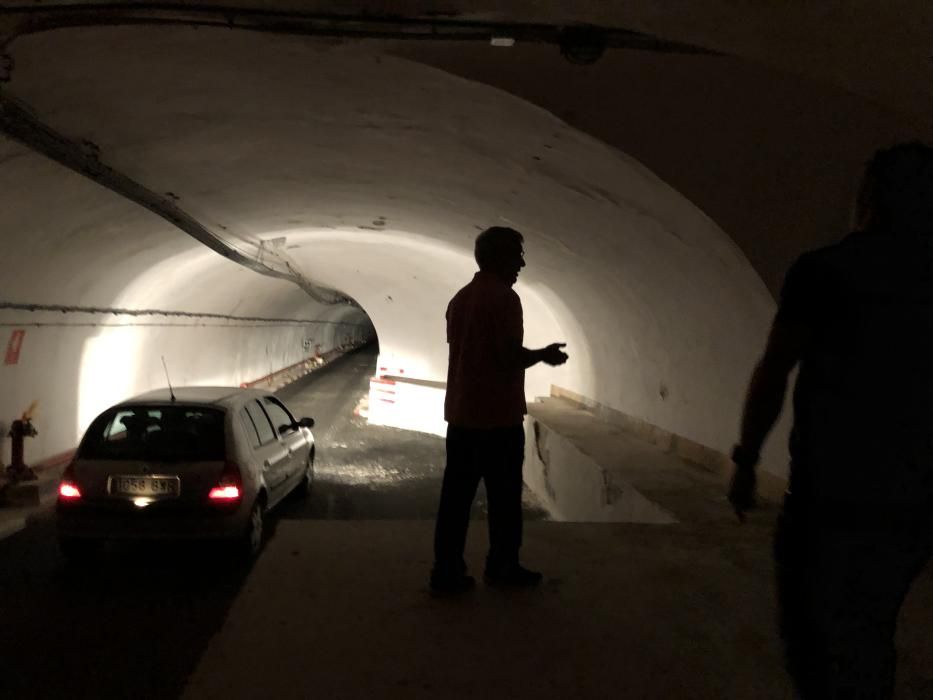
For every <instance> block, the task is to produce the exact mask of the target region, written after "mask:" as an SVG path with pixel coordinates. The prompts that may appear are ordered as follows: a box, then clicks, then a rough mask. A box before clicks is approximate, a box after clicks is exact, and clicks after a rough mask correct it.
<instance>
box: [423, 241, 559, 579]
mask: <svg viewBox="0 0 933 700" xmlns="http://www.w3.org/2000/svg"><path fill="white" fill-rule="evenodd" d="M522 242H523V238H522V235H521V234H520V233H518V231H515V230H513V229H510V228H505V227H500V226H496V227H493V228H490V229H487V230H485V231H483V232H482V233H481V234H480V235H479V236H477V238H476V246H475V251H474V255H475V257H476V262H477V264H478V265H479V272H477V273H476V275H475V276H474V277H473V281H472V282H470V283H469V284H468V285H467V286H465V287H464V288H463V289H461V290H460V291H459V292H457V294H456V295H455V296H454V298H453V299H451V301H450V304H449V305H448V307H447V342H448V343H449V344H450V363H449V366H448V370H447V398H446V402H445V405H444V418H445V419H446V420H447V423H448V427H447V467H446V469H445V470H444V482H443V486H442V488H441V500H440V505H439V507H438V513H437V524H436V528H435V533H434V569H433V570H432V572H431V589H432V590H433V591H435V592H439V593H456V592H460V591H465V590H468V589H470V588H472V587H473V584H474V581H473V578H472V577H471V576H468V575H467V573H466V563H465V562H464V560H463V549H464V546H465V544H466V534H467V527H468V526H469V522H470V508H471V507H472V504H473V497H474V496H475V495H476V488H477V486H478V485H479V481H480V479H483V481H484V482H485V484H486V498H487V500H488V502H489V554H488V556H487V557H486V570H485V574H484V577H483V578H484V580H485V581H486V583H487V584H489V585H512V586H534V585H537V584H538V583H539V582H540V581H541V574H540V573H538V572H535V571H529V570H528V569H526V568H524V567H523V566H521V564H519V560H518V551H519V549H520V548H521V543H522V462H523V461H524V457H525V431H524V428H523V423H524V419H525V413H526V412H527V411H526V406H525V369H526V368H528V367H531V366H532V365H535V364H537V363H538V362H544V363H546V364H549V365H552V366H554V365H562V364H563V363H564V362H566V361H567V355H566V353H564V352H563V351H562V350H561V348H562V347H563V346H564V343H553V344H551V345H549V346H547V347H546V348H542V349H540V350H529V349H528V348H525V347H523V346H522V341H523V335H524V329H523V326H522V303H521V300H520V299H519V297H518V294H516V293H515V292H514V291H513V290H512V285H513V284H515V282H516V281H517V280H518V272H519V270H521V268H523V267H524V266H525V260H524V255H525V253H524V250H523V249H522Z"/></svg>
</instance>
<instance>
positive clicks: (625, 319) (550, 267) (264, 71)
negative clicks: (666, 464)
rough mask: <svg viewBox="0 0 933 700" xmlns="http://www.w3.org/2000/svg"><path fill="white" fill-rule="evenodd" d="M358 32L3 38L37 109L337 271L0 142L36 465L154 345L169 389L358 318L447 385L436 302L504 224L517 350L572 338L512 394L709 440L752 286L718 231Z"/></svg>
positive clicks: (668, 195)
mask: <svg viewBox="0 0 933 700" xmlns="http://www.w3.org/2000/svg"><path fill="white" fill-rule="evenodd" d="M53 46H54V49H53ZM377 49H378V47H375V48H374V47H371V46H368V45H365V44H363V45H358V44H357V45H344V44H341V43H339V42H338V43H331V44H327V43H320V42H317V43H316V42H309V41H307V40H306V39H303V38H296V37H283V36H263V35H257V34H252V33H245V32H240V33H238V32H229V31H225V30H221V29H204V28H197V29H195V28H85V29H77V30H69V31H55V32H48V33H42V34H36V35H32V36H27V37H24V38H21V39H20V40H18V41H17V43H16V52H15V53H16V70H15V73H14V76H13V80H12V81H11V83H10V86H9V89H10V91H11V92H12V93H13V94H15V96H16V98H17V99H18V100H21V101H22V102H23V103H25V104H26V105H28V107H29V109H31V110H32V111H33V113H34V114H35V115H37V116H38V118H39V119H41V121H42V123H44V124H45V125H46V126H47V127H49V128H51V129H53V130H54V131H55V132H56V133H58V134H62V135H64V136H65V137H66V138H69V139H72V140H74V141H75V142H78V143H80V144H84V146H85V147H86V148H92V149H93V152H94V153H95V157H97V158H99V159H100V160H101V161H103V162H105V163H106V165H107V167H108V168H112V169H113V170H115V171H117V172H119V173H121V174H122V175H125V176H127V177H129V178H132V179H133V180H134V181H135V182H137V183H140V184H142V185H143V186H144V187H146V188H147V189H148V190H149V191H151V192H153V193H158V194H160V195H163V196H165V197H168V198H170V200H171V202H173V203H175V204H176V205H177V206H178V207H179V208H180V209H182V210H184V211H185V212H186V213H187V214H189V215H190V216H192V217H194V218H195V219H196V220H197V221H198V222H199V223H201V224H202V225H203V226H204V227H205V228H207V229H209V230H210V231H211V232H212V233H213V234H214V235H215V236H216V237H217V238H218V239H219V240H221V241H223V242H224V244H225V245H227V246H229V247H231V248H233V249H237V248H238V247H240V248H243V246H244V245H246V244H247V243H248V244H249V245H251V246H252V248H251V249H250V250H251V251H252V252H250V253H249V254H250V255H252V256H254V259H260V260H261V259H262V256H263V255H264V254H265V255H267V256H268V255H275V256H277V259H280V260H284V261H286V264H287V266H288V267H289V269H293V270H295V271H298V273H299V274H300V275H301V276H302V277H303V278H304V279H306V280H310V281H311V282H312V284H314V285H317V286H319V287H320V288H323V289H327V290H333V291H332V293H331V294H330V297H331V298H328V297H327V296H326V295H323V296H322V295H318V296H317V298H314V296H312V295H309V294H308V293H307V292H306V290H304V289H302V287H301V285H299V284H296V283H295V281H294V280H289V279H281V278H279V279H277V278H275V277H271V276H269V275H263V274H261V272H262V271H259V272H257V271H256V270H254V269H248V268H247V267H245V266H243V265H241V264H237V262H235V261H231V260H230V259H229V258H225V257H224V256H223V255H218V254H217V253H216V252H215V251H211V250H209V249H207V248H206V247H205V246H204V245H203V244H202V242H199V241H198V240H195V239H193V238H192V237H191V236H189V235H186V234H185V232H184V231H182V230H179V228H177V227H175V226H172V225H171V223H170V222H169V221H167V220H166V219H165V218H164V217H159V216H157V215H155V214H154V213H153V212H151V211H147V210H146V209H145V208H144V207H142V206H140V205H139V204H138V203H135V202H133V201H128V200H127V198H126V197H121V196H120V195H119V193H117V192H114V191H113V190H111V189H108V188H107V187H105V186H102V185H101V184H100V183H99V182H95V181H94V180H93V178H89V177H87V176H85V174H83V173H79V172H75V171H74V170H72V169H69V168H67V167H63V165H62V164H61V163H56V162H53V161H52V160H51V159H50V158H48V157H47V156H45V155H43V154H40V153H36V152H35V151H32V150H30V149H29V148H28V147H27V145H25V144H23V143H20V142H17V141H14V140H12V139H8V140H6V141H5V142H4V144H3V149H4V153H3V168H2V171H0V177H2V178H3V187H2V190H3V192H4V200H5V206H4V208H3V211H2V214H0V216H2V220H3V224H2V225H3V230H4V231H5V232H6V235H7V236H8V237H9V244H8V245H7V246H5V247H6V251H5V255H4V259H5V265H4V267H5V273H4V275H3V294H2V295H0V296H2V297H3V301H5V302H9V304H8V308H6V309H5V310H4V311H3V315H4V318H3V320H4V322H5V327H7V328H14V327H15V328H18V327H20V326H22V328H23V329H24V330H25V331H26V333H25V335H24V338H23V344H22V349H21V351H20V357H19V359H18V363H17V364H16V365H8V366H4V367H3V370H2V371H3V372H4V392H3V396H2V399H0V400H2V401H3V406H2V411H3V415H4V416H16V415H17V414H18V413H20V412H21V411H22V410H23V409H24V408H25V407H26V406H28V405H29V404H30V403H32V402H33V401H38V402H39V411H41V413H42V415H43V423H44V424H45V425H46V426H47V427H46V429H45V430H44V431H42V432H41V434H40V436H38V437H37V439H36V441H35V443H34V446H33V454H34V455H35V457H34V459H42V458H45V457H48V456H51V455H54V454H57V453H60V452H63V451H65V450H67V449H69V448H70V447H73V446H74V444H75V443H76V441H77V439H78V438H79V436H80V434H81V431H82V430H83V429H84V428H85V427H86V425H87V424H88V422H89V421H90V420H91V418H92V417H93V416H94V415H96V414H97V413H98V412H100V411H101V410H102V409H103V408H105V407H106V406H108V405H110V404H112V403H114V402H116V401H118V400H121V399H122V398H126V397H128V396H130V395H133V394H136V393H139V392H141V391H143V390H146V389H150V388H153V387H156V386H162V385H164V383H165V372H164V368H163V365H162V358H164V360H165V364H166V367H167V369H168V371H169V376H170V377H171V378H172V379H173V380H174V381H175V382H176V383H178V384H231V385H238V384H240V383H241V382H246V381H249V380H252V379H254V378H256V377H260V376H263V375H266V374H268V373H271V372H274V371H276V370H279V369H280V368H282V367H286V366H288V365H291V364H293V363H295V362H298V361H300V360H301V359H303V358H304V357H306V356H307V355H308V352H307V346H308V345H309V344H310V345H313V346H316V347H317V349H318V350H319V351H324V352H326V351H329V350H332V349H333V348H334V347H336V346H339V345H341V344H343V343H345V342H348V341H360V340H366V339H370V338H372V337H373V335H374V333H378V337H379V343H380V358H381V359H380V364H382V365H386V366H391V367H392V368H393V371H401V372H403V373H404V374H405V375H406V376H408V377H412V378H418V379H423V380H429V381H441V382H442V381H443V380H445V378H446V374H445V373H446V359H447V358H446V342H445V335H444V312H445V305H446V302H447V300H448V299H449V298H450V297H451V296H452V294H453V293H454V292H455V291H456V289H458V288H459V287H460V286H462V285H463V284H464V283H465V282H466V281H468V280H469V278H470V277H471V275H472V271H473V270H474V269H475V263H474V261H473V258H472V244H473V240H474V238H475V236H476V235H477V234H478V233H479V232H480V231H481V230H483V229H485V228H486V227H488V226H492V225H508V226H512V227H514V228H516V229H517V230H519V231H521V232H522V233H523V235H524V236H525V241H526V250H527V256H528V267H527V270H526V271H525V272H524V273H523V275H522V279H521V281H520V283H519V285H518V288H517V289H518V292H519V294H520V295H521V297H522V299H523V303H524V305H525V333H526V345H528V346H529V347H537V346H540V345H544V344H547V343H548V342H552V341H563V342H567V344H568V347H569V349H570V351H571V352H572V356H573V362H571V363H568V365H567V366H566V367H565V368H561V369H560V370H558V371H556V372H544V371H539V370H532V371H530V372H529V375H528V379H527V387H526V391H527V393H528V396H529V398H530V399H533V398H534V397H536V396H547V395H549V394H550V393H551V392H552V387H559V388H560V389H563V390H566V391H568V392H572V393H573V394H575V395H578V396H581V397H585V398H586V400H588V401H591V402H595V403H596V404H599V405H602V406H606V407H608V408H610V409H613V410H616V411H619V412H622V413H624V414H626V415H628V416H632V417H634V418H636V419H638V420H641V421H644V422H645V423H648V424H651V425H653V426H657V427H658V428H660V429H662V430H664V431H669V432H670V433H672V434H675V435H678V436H683V437H685V438H687V439H690V440H692V441H695V442H696V443H699V444H701V445H705V446H709V447H711V448H713V449H716V450H719V451H726V450H727V448H728V446H729V444H730V441H731V440H733V439H734V435H733V433H734V430H735V427H736V420H737V417H736V416H737V411H738V406H739V401H740V399H741V397H742V390H743V384H744V382H745V381H746V380H747V378H748V374H749V372H750V370H751V368H752V366H753V364H754V361H755V359H756V354H757V353H758V352H759V350H760V345H761V343H762V339H763V337H764V335H765V333H766V331H767V327H768V324H769V322H770V316H771V314H772V312H773V308H774V304H773V299H772V297H771V295H770V293H769V291H768V289H767V288H766V286H765V284H764V283H763V282H762V280H761V278H760V276H759V275H758V274H757V273H756V271H755V270H754V269H753V268H752V266H751V265H750V263H749V261H748V260H747V258H746V257H745V256H744V255H743V253H742V251H741V250H740V249H739V248H738V246H737V245H736V244H735V243H734V242H733V241H732V240H731V239H730V238H729V236H727V235H726V234H725V233H724V232H723V230H722V229H721V228H720V227H719V226H718V225H717V223H716V222H715V221H714V220H712V219H711V218H710V217H709V216H708V215H706V214H705V213H704V212H703V211H702V210H701V209H700V208H699V207H698V206H697V205H696V204H694V203H693V202H691V201H690V200H689V199H688V198H687V197H686V196H684V195H683V194H681V193H680V192H678V191H677V190H676V189H674V188H673V187H671V186H670V185H668V184H667V183H665V182H664V181H663V180H662V179H661V178H659V177H658V176H657V175H655V174H654V173H653V172H652V171H651V170H650V168H649V167H648V165H646V164H644V163H641V162H639V161H638V160H636V159H635V158H633V157H631V156H629V155H628V154H626V153H624V152H621V151H620V150H618V149H617V148H614V147H612V146H609V145H607V144H605V143H602V142H600V140H598V139H596V138H593V137H592V136H589V135H587V134H586V133H582V132H581V131H580V130H578V129H575V128H573V127H571V126H570V125H568V124H567V123H565V122H564V121H562V120H561V119H559V118H557V117H556V116H555V115H553V114H550V113H548V112H547V111H545V110H543V109H541V108H539V107H537V106H536V105H533V104H530V103H529V102H528V101H526V100H523V99H521V98H519V97H516V96H515V95H511V94H508V93H507V92H505V91H503V90H499V89H496V88H493V87H490V86H488V85H483V84H480V83H477V82H475V81H470V80H466V79H464V78H461V77H459V76H456V75H452V74H450V73H448V72H445V71H442V70H439V69H437V68H434V67H431V66H427V65H424V64H419V63H417V62H415V61H412V60H408V59H405V58H400V57H397V56H393V55H390V54H387V53H383V52H380V51H379V50H377ZM191 65H197V66H198V70H197V71H191V70H186V69H185V66H191ZM60 306H70V307H78V308H76V309H73V310H70V311H68V312H62V311H61V310H56V308H57V307H60ZM88 308H93V309H98V312H96V313H89V312H85V311H81V310H80V309H88ZM33 309H34V310H33ZM50 309H51V310H50ZM109 310H118V311H117V312H112V311H109ZM119 310H123V311H126V312H128V313H132V314H134V315H127V314H121V313H120V311H119ZM141 311H153V312H155V311H167V312H182V313H184V314H189V315H187V316H178V315H164V314H163V315H159V314H157V313H156V314H145V315H139V314H140V312H141ZM211 314H216V315H219V316H229V317H230V318H227V319H223V318H211V317H210V315H211ZM240 318H250V319H272V320H268V321H262V320H246V321H244V320H238V319H240ZM275 319H278V321H276V320H275ZM302 321H304V322H305V323H302ZM769 467H770V468H772V469H775V470H778V471H780V469H782V467H781V465H780V463H779V462H778V461H777V460H774V461H772V462H771V463H770V464H769Z"/></svg>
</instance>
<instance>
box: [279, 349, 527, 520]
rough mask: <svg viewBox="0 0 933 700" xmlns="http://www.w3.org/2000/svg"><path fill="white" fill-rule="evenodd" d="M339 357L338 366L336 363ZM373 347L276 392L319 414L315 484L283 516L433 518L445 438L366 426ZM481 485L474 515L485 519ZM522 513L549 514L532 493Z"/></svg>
mask: <svg viewBox="0 0 933 700" xmlns="http://www.w3.org/2000/svg"><path fill="white" fill-rule="evenodd" d="M338 363H339V364H338ZM375 368H376V350H375V349H374V348H372V349H370V348H366V349H364V350H361V351H359V352H357V353H354V354H352V355H348V356H347V357H344V358H341V359H340V360H338V361H337V362H335V363H334V366H333V367H332V370H333V371H331V372H328V373H320V374H312V375H309V376H308V377H306V378H305V379H304V380H301V381H299V382H296V383H295V384H293V385H291V386H290V387H287V388H286V389H284V390H282V391H280V392H279V395H280V396H281V397H282V398H283V400H284V401H285V402H286V403H287V404H288V405H289V406H290V407H292V408H293V410H294V411H295V412H296V413H298V414H300V415H307V416H311V417H312V418H314V419H315V421H316V425H315V429H314V435H315V441H316V444H317V460H316V469H315V476H316V485H315V489H314V491H313V493H312V497H311V498H310V499H309V500H308V501H306V502H304V503H298V502H295V503H290V504H288V505H287V506H285V507H284V508H283V509H282V511H281V514H280V517H282V518H316V519H332V518H334V519H359V520H376V519H387V518H395V519H403V520H419V519H425V520H431V519H433V518H434V516H435V514H436V512H437V500H438V496H439V495H440V488H441V478H442V476H443V471H444V439H443V438H440V437H437V436H434V435H424V434H421V433H414V432H410V431H407V430H398V429H396V428H385V427H382V426H374V425H369V424H368V423H367V421H366V419H365V418H360V417H359V416H356V415H354V409H355V408H356V406H357V405H358V404H359V401H360V399H361V398H363V397H364V396H365V395H366V394H367V393H368V391H369V378H370V377H372V376H373V372H374V371H375ZM485 508H486V499H485V495H484V494H483V488H482V486H480V490H479V493H478V494H477V499H476V502H475V503H474V507H473V517H475V518H483V517H485ZM525 511H526V512H525V517H526V518H527V519H540V518H543V517H544V515H545V514H544V512H543V511H542V510H541V509H540V508H539V507H537V506H536V505H535V504H534V502H533V499H532V497H531V496H530V494H526V498H525Z"/></svg>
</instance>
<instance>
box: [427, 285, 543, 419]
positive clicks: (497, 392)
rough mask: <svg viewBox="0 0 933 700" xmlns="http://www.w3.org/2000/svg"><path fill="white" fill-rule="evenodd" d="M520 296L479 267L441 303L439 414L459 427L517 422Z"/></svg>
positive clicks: (521, 378) (521, 389)
mask: <svg viewBox="0 0 933 700" xmlns="http://www.w3.org/2000/svg"><path fill="white" fill-rule="evenodd" d="M523 336H524V328H523V325H522V302H521V299H519V297H518V294H516V293H515V291H514V290H513V289H512V287H511V286H510V285H508V284H507V283H505V282H503V281H502V280H501V279H499V278H498V277H496V276H495V275H493V274H492V273H489V272H483V271H479V272H477V273H476V275H474V277H473V281H472V282H470V283H469V284H468V285H467V286H465V287H464V288H463V289H461V290H460V291H459V292H457V293H456V294H455V295H454V298H453V299H451V300H450V304H449V305H448V306H447V342H448V343H449V344H450V362H449V364H448V367H447V398H446V401H445V404H444V418H445V419H446V420H447V422H448V423H450V424H451V425H456V426H459V427H464V428H504V427H509V426H515V425H521V424H522V422H523V421H524V416H525V413H526V412H527V407H526V406H525V369H524V367H523V365H522V360H521V348H522V341H523Z"/></svg>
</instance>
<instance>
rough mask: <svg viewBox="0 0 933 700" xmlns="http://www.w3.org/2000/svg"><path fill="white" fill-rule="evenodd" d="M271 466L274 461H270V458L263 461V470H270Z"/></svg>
mask: <svg viewBox="0 0 933 700" xmlns="http://www.w3.org/2000/svg"><path fill="white" fill-rule="evenodd" d="M271 466H272V462H270V461H269V460H268V459H267V460H266V461H264V462H263V463H262V469H263V471H268V469H269V467H271Z"/></svg>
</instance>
